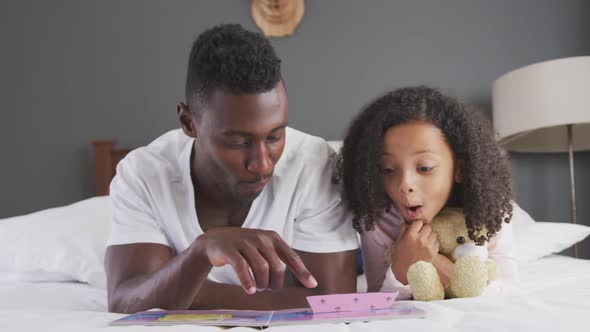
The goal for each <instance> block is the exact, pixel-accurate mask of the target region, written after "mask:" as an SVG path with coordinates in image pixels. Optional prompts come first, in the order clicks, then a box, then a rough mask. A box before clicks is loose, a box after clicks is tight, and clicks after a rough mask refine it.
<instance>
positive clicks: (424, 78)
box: [0, 0, 590, 258]
mask: <svg viewBox="0 0 590 332" xmlns="http://www.w3.org/2000/svg"><path fill="white" fill-rule="evenodd" d="M223 22H237V23H241V24H243V25H245V26H246V27H248V28H251V29H255V26H254V24H253V22H252V20H251V18H250V12H249V1H246V0H234V1H223V0H210V1H194V0H186V1H145V0H133V1H130V0H125V1H121V0H108V1H105V0H103V1H79V0H70V1H41V0H38V1H25V0H11V1H6V0H4V1H2V2H1V4H0V47H1V52H0V93H1V96H0V112H1V117H0V135H1V136H0V153H1V156H2V157H1V158H2V160H1V162H0V185H1V189H0V217H8V216H13V215H17V214H22V213H27V212H32V211H35V210H39V209H43V208H47V207H51V206H56V205H60V204H67V203H71V202H74V201H76V200H79V199H82V198H85V197H89V196H91V195H92V194H93V192H94V184H93V173H92V172H93V168H92V167H93V166H92V158H91V157H92V156H91V150H90V143H89V142H90V141H91V140H92V139H96V138H117V139H118V140H119V142H120V145H122V146H138V145H143V144H146V143H148V142H149V141H150V140H152V139H153V138H155V137H156V136H158V135H159V134H161V133H163V132H164V131H166V130H169V129H172V128H175V127H176V126H177V124H176V119H175V108H174V107H175V104H176V102H177V101H179V100H181V99H182V94H183V82H184V73H185V70H186V62H187V55H188V50H189V47H190V45H191V42H192V40H193V38H194V37H195V36H196V35H198V34H199V33H200V32H201V31H203V30H204V29H206V28H208V27H210V26H212V25H214V24H218V23H223ZM272 43H273V44H274V45H275V46H276V48H277V50H278V53H279V55H280V56H281V57H282V58H283V60H284V67H283V68H284V76H285V79H286V82H287V84H288V93H289V102H290V109H291V112H290V117H291V118H290V123H291V125H292V126H293V127H296V128H298V129H301V130H304V131H307V132H310V133H313V134H317V135H322V136H324V137H326V138H328V139H339V138H342V135H343V133H344V131H345V128H346V126H347V123H348V122H349V120H350V119H351V118H352V116H353V115H354V114H356V113H357V112H358V110H359V108H360V107H361V106H362V105H363V104H365V103H366V102H368V101H369V100H370V99H371V98H373V97H374V96H376V95H378V94H381V93H382V92H384V91H386V90H388V89H390V88H395V87H399V86H402V85H408V84H431V85H434V86H437V87H440V88H442V89H444V90H445V91H447V92H450V93H452V94H455V95H457V96H460V97H463V98H464V99H466V100H467V101H469V102H472V103H475V104H477V105H479V106H481V107H482V109H483V110H484V111H485V112H488V113H489V111H490V108H491V107H490V91H491V84H492V82H493V80H494V79H496V78H498V77H499V76H500V75H502V74H504V73H506V72H507V71H510V70H513V69H516V68H518V67H520V66H523V65H527V64H531V63H534V62H538V61H543V60H549V59H554V58H560V57H568V56H576V55H588V54H590V2H589V1H585V0H580V1H574V0H544V1H539V0H526V1H509V0H501V1H498V0H496V1H489V0H481V1H469V0H464V1H461V0H446V1H434V0H432V1H420V0H411V1H410V0H407V1H356V0H350V1H336V0H331V1H328V0H323V1H310V0H308V1H306V13H305V16H304V19H303V22H302V24H301V26H300V27H299V29H298V31H297V32H296V34H295V35H294V36H293V37H291V38H285V39H274V40H273V41H272ZM576 158H577V159H576V169H577V171H578V174H577V188H578V219H579V220H580V222H582V223H585V224H590V207H589V205H590V204H588V203H590V172H589V170H590V155H589V154H587V153H585V154H578V155H577V156H576ZM513 161H514V163H513V165H514V179H515V180H514V184H515V189H516V194H517V200H518V201H519V202H520V203H521V205H522V206H523V207H524V208H525V209H526V210H528V211H529V212H530V213H531V214H532V215H533V217H534V218H536V219H540V220H559V221H567V220H568V219H569V201H568V199H569V186H568V183H569V180H568V174H567V159H566V156H565V155H555V156H550V155H540V156H539V155H536V156H530V155H517V156H514V158H513ZM588 242H589V241H588V240H587V241H586V242H585V244H584V248H583V250H584V255H585V257H587V258H590V244H589V243H588Z"/></svg>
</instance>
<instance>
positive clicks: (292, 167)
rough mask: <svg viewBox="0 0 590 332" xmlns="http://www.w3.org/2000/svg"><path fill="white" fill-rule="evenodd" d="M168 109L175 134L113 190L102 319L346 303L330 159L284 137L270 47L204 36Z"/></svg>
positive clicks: (231, 35)
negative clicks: (338, 299) (182, 99)
mask: <svg viewBox="0 0 590 332" xmlns="http://www.w3.org/2000/svg"><path fill="white" fill-rule="evenodd" d="M176 109H177V114H178V118H179V121H180V125H181V127H182V130H175V131H171V132H169V133H167V134H165V135H163V136H161V137H160V138H158V139H156V140H155V141H154V142H152V143H151V144H150V145H148V146H147V147H144V148H139V149H136V150H134V151H132V152H131V153H130V154H129V155H128V156H127V157H126V158H125V159H124V160H123V161H121V162H120V163H119V165H118V167H117V175H116V177H115V178H114V179H113V182H112V184H111V191H110V194H111V200H112V204H113V208H114V212H113V227H112V232H111V237H110V239H109V243H108V248H107V254H106V262H105V265H106V271H107V282H108V295H109V310H110V311H113V312H126V313H132V312H137V311H141V310H146V309H150V308H156V307H157V308H164V309H188V308H193V309H197V308H199V309H214V308H227V309H229V308H232V309H279V308H291V307H304V306H306V305H307V303H306V301H305V297H306V296H309V295H318V294H327V293H344V292H354V291H355V290H356V274H355V271H356V261H355V249H357V247H358V244H357V240H356V234H355V233H354V230H353V228H352V226H351V222H350V215H349V212H348V211H347V210H346V209H345V208H344V206H343V203H342V201H341V198H340V194H339V188H338V186H337V185H336V184H334V183H332V181H331V180H332V177H333V176H332V175H333V174H332V172H333V170H334V163H335V154H334V152H333V150H331V149H330V148H329V147H328V145H327V143H326V142H325V141H324V140H322V139H320V138H317V137H313V136H310V135H307V134H304V133H302V132H299V131H296V130H294V129H291V128H287V119H288V107H287V95H286V90H285V84H284V82H283V80H282V78H281V71H280V60H279V59H278V58H277V56H276V54H275V51H274V50H273V48H272V46H271V45H270V43H269V42H268V40H266V39H265V38H264V37H262V36H261V35H259V34H256V33H253V32H249V31H246V30H244V29H243V28H242V27H240V26H239V25H222V26H218V27H215V28H212V29H210V30H208V31H205V32H204V33H202V34H201V35H200V36H199V37H198V38H197V40H196V41H195V43H194V44H193V47H192V50H191V53H190V57H189V65H188V74H187V81H186V103H179V104H178V105H177V108H176ZM285 266H286V268H287V270H288V271H290V272H286V271H285Z"/></svg>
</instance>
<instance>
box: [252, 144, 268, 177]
mask: <svg viewBox="0 0 590 332" xmlns="http://www.w3.org/2000/svg"><path fill="white" fill-rule="evenodd" d="M272 168H273V161H272V159H271V157H270V151H269V149H268V147H267V146H266V144H265V143H260V144H255V145H253V146H252V149H251V150H250V156H249V158H248V161H247V163H246V169H247V170H248V171H249V172H251V173H256V174H260V175H267V174H270V173H272Z"/></svg>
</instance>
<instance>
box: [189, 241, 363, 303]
mask: <svg viewBox="0 0 590 332" xmlns="http://www.w3.org/2000/svg"><path fill="white" fill-rule="evenodd" d="M296 252H297V254H299V256H300V257H301V259H302V261H303V262H304V263H305V266H306V267H307V268H308V269H309V271H310V272H311V273H312V274H313V275H314V276H315V278H316V280H317V282H318V286H317V287H316V288H312V289H310V288H305V287H303V286H301V285H300V284H298V283H297V282H296V280H294V279H292V280H291V282H287V283H286V286H287V288H279V289H273V290H266V291H260V292H256V293H255V294H253V295H248V294H245V293H244V292H243V291H242V289H241V287H240V286H236V285H227V284H220V283H216V282H212V281H209V280H207V281H205V282H204V284H203V287H202V288H201V290H200V291H199V292H198V294H197V296H196V298H195V300H194V302H193V304H192V306H191V308H193V309H228V308H230V309H250V310H271V309H289V308H303V307H307V306H308V303H307V301H306V299H305V298H306V297H307V296H311V295H320V294H335V293H353V292H356V250H350V251H344V252H337V253H327V254H320V253H309V252H303V251H296Z"/></svg>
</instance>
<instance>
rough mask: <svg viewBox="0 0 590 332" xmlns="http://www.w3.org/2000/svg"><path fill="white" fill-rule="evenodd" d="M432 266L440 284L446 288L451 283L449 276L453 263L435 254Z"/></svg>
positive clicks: (443, 256)
mask: <svg viewBox="0 0 590 332" xmlns="http://www.w3.org/2000/svg"><path fill="white" fill-rule="evenodd" d="M432 265H434V267H435V268H436V271H437V272H438V277H439V278H440V282H441V284H442V285H443V286H445V287H446V286H448V285H449V283H450V282H451V274H452V273H453V268H454V267H455V263H453V261H452V260H450V259H449V258H448V257H447V256H445V255H442V254H437V255H436V256H435V257H434V259H433V260H432Z"/></svg>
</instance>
